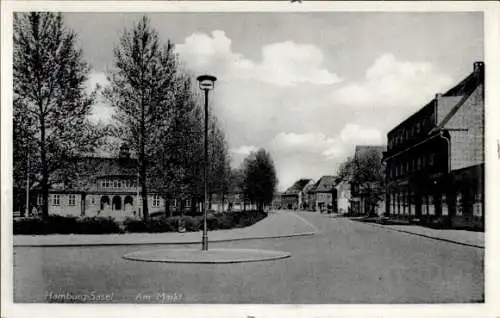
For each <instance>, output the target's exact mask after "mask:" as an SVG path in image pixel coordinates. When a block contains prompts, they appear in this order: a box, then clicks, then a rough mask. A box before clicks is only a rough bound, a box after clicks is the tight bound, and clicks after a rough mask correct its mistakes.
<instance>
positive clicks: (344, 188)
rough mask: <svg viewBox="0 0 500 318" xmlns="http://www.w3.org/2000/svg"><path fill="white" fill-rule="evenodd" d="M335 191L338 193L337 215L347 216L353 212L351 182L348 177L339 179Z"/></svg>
mask: <svg viewBox="0 0 500 318" xmlns="http://www.w3.org/2000/svg"><path fill="white" fill-rule="evenodd" d="M335 190H336V192H337V213H339V214H345V213H348V212H350V211H351V180H350V178H348V177H346V178H345V179H337V182H336V183H335Z"/></svg>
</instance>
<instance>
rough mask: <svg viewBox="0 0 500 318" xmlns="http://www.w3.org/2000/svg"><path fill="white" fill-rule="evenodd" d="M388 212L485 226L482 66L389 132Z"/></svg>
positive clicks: (458, 225)
mask: <svg viewBox="0 0 500 318" xmlns="http://www.w3.org/2000/svg"><path fill="white" fill-rule="evenodd" d="M387 140H388V149H387V152H386V153H385V155H384V161H385V163H386V178H387V188H386V202H387V203H386V213H387V214H389V215H391V216H397V217H404V218H416V219H422V220H426V221H428V222H437V221H440V222H445V223H448V224H449V225H451V226H454V227H476V228H482V227H483V226H484V63H483V62H476V63H474V71H473V72H472V73H471V74H470V75H469V76H467V77H466V78H465V79H464V80H463V81H461V82H460V83H459V84H457V85H456V86H455V87H453V88H451V89H450V90H448V91H447V92H446V93H444V94H436V97H435V98H434V99H433V100H432V101H431V102H429V103H428V104H427V105H425V106H424V107H422V108H421V109H420V110H418V111H417V112H415V113H414V114H413V115H411V116H410V117H408V118H407V119H405V120H404V121H403V122H401V123H400V124H399V125H397V126H396V127H395V128H394V129H392V130H391V131H390V132H389V133H388V134H387Z"/></svg>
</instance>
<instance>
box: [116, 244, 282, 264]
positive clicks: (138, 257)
mask: <svg viewBox="0 0 500 318" xmlns="http://www.w3.org/2000/svg"><path fill="white" fill-rule="evenodd" d="M290 256H291V254H290V253H287V252H282V251H269V250H259V249H225V248H220V249H217V248H214V249H209V250H207V251H202V250H199V249H158V250H149V251H138V252H133V253H128V254H125V255H124V256H123V258H125V259H128V260H133V261H143V262H163V263H193V264H228V263H246V262H262V261H272V260H278V259H284V258H288V257H290Z"/></svg>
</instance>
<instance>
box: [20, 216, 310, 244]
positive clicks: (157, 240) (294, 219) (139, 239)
mask: <svg viewBox="0 0 500 318" xmlns="http://www.w3.org/2000/svg"><path fill="white" fill-rule="evenodd" d="M314 232H315V229H314V228H313V227H311V225H310V224H308V222H307V221H305V220H304V219H302V218H301V217H299V216H298V215H297V214H296V213H287V212H283V211H276V212H271V213H269V214H268V216H267V217H266V218H265V219H263V220H262V221H260V222H257V223H255V224H254V225H252V226H249V227H246V228H239V229H232V230H217V231H209V232H208V241H209V242H225V241H237V240H250V239H263V238H281V237H293V236H304V235H313V234H314ZM201 234H202V232H201V231H200V232H186V233H172V232H168V233H128V234H102V235H101V234H98V235H84V234H69V235H62V234H54V235H34V236H31V235H13V241H14V246H86V245H139V244H197V243H200V244H201Z"/></svg>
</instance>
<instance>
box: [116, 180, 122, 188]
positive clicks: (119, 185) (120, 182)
mask: <svg viewBox="0 0 500 318" xmlns="http://www.w3.org/2000/svg"><path fill="white" fill-rule="evenodd" d="M116 187H117V188H121V187H122V181H121V180H118V181H117V186H116Z"/></svg>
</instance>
